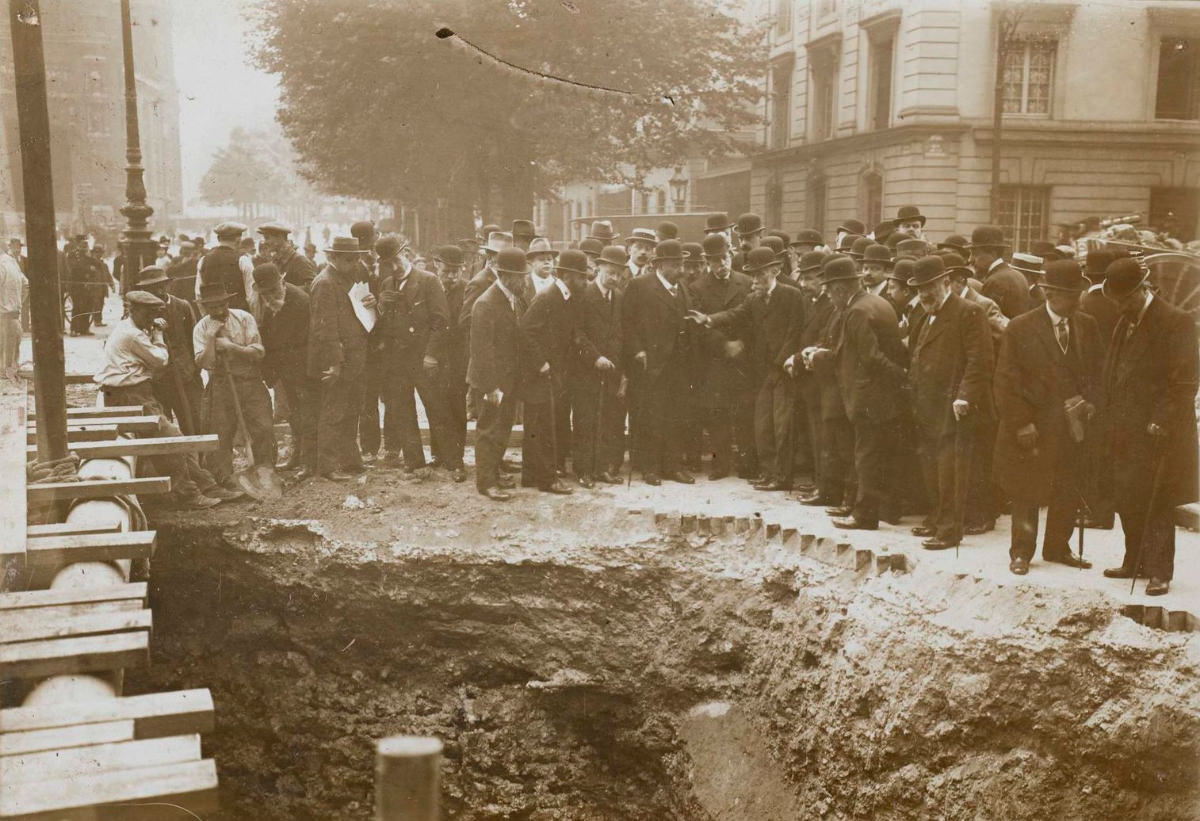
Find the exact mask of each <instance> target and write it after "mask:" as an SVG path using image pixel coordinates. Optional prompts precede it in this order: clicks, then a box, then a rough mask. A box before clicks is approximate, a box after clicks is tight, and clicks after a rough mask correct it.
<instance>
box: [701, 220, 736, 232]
mask: <svg viewBox="0 0 1200 821" xmlns="http://www.w3.org/2000/svg"><path fill="white" fill-rule="evenodd" d="M736 226H737V223H736V222H731V223H729V224H728V225H709V226H706V227H705V228H704V233H706V234H716V233H718V232H720V231H728V230H729V229H730V228H734V227H736Z"/></svg>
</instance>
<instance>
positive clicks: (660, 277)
mask: <svg viewBox="0 0 1200 821" xmlns="http://www.w3.org/2000/svg"><path fill="white" fill-rule="evenodd" d="M654 275H655V276H656V277H658V281H659V282H661V283H662V286H663V287H664V288H666V289H667V293H670V294H674V293H676V290H675V289H676V288H678V287H679V286H678V285H672V284H671V283H669V282H667V280H666V279H664V278H663V275H662V274H660V273H659V272H658V271H655V272H654Z"/></svg>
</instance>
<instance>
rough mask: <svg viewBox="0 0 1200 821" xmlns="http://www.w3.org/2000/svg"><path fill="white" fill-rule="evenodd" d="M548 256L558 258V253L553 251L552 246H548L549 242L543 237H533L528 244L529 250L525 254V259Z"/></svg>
mask: <svg viewBox="0 0 1200 821" xmlns="http://www.w3.org/2000/svg"><path fill="white" fill-rule="evenodd" d="M544 254H549V255H550V256H552V257H556V256H558V251H555V250H554V246H553V245H551V244H550V240H548V239H546V238H545V237H535V238H534V239H533V240H532V241H531V242H530V243H529V250H528V251H526V252H525V258H526V259H528V258H530V257H536V256H542V255H544Z"/></svg>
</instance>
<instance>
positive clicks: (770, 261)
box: [743, 245, 782, 274]
mask: <svg viewBox="0 0 1200 821" xmlns="http://www.w3.org/2000/svg"><path fill="white" fill-rule="evenodd" d="M781 264H782V263H781V262H780V259H779V254H778V253H777V252H776V251H773V250H772V249H770V248H768V247H766V246H765V245H762V246H759V247H758V248H753V249H751V251H750V253H748V254H746V263H745V267H744V269H743V270H744V271H745V272H746V273H747V274H756V273H758V272H759V271H765V270H766V269H768V268H770V267H771V266H772V265H781Z"/></svg>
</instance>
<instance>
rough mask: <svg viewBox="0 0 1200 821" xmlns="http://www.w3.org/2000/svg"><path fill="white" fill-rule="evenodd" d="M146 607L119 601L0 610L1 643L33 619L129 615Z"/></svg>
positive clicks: (134, 601)
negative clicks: (97, 614) (102, 614)
mask: <svg viewBox="0 0 1200 821" xmlns="http://www.w3.org/2000/svg"><path fill="white" fill-rule="evenodd" d="M144 606H145V603H144V602H142V601H141V600H139V599H117V600H115V601H96V602H88V603H86V604H60V605H56V606H53V607H24V608H20V609H17V610H0V642H3V641H5V639H7V638H8V634H9V633H10V632H11V631H15V630H20V629H21V626H22V625H23V624H25V623H26V622H28V621H30V620H31V619H73V618H76V617H78V616H87V615H91V614H93V613H119V612H121V613H129V612H133V611H136V610H141V609H142V608H143V607H144Z"/></svg>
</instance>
